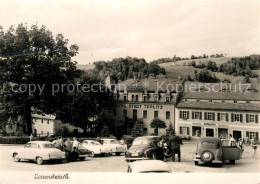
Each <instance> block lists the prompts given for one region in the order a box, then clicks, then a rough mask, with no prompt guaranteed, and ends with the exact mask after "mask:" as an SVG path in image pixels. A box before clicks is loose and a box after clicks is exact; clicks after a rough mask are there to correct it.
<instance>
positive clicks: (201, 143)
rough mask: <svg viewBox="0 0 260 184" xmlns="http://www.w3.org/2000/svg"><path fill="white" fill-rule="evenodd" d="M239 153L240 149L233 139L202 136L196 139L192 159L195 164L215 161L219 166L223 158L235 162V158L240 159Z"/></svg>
mask: <svg viewBox="0 0 260 184" xmlns="http://www.w3.org/2000/svg"><path fill="white" fill-rule="evenodd" d="M240 154H241V150H240V149H239V148H238V147H237V145H236V143H235V142H234V141H230V140H227V139H222V140H221V139H219V138H214V137H203V138H199V139H198V142H197V146H196V150H195V154H194V156H193V161H194V164H195V165H198V164H199V163H215V164H218V165H219V166H221V165H222V163H223V162H224V161H225V160H229V163H231V164H235V160H239V159H240Z"/></svg>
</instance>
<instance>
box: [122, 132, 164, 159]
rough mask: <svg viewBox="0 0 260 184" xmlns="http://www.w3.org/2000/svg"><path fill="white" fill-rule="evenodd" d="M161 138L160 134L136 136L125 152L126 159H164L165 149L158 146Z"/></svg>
mask: <svg viewBox="0 0 260 184" xmlns="http://www.w3.org/2000/svg"><path fill="white" fill-rule="evenodd" d="M159 140H160V139H159V137H158V136H143V137H138V138H135V139H134V141H133V144H132V146H131V147H130V148H129V149H128V150H127V151H126V153H125V160H126V161H135V160H147V159H154V160H163V149H162V148H160V147H159V146H158V142H159Z"/></svg>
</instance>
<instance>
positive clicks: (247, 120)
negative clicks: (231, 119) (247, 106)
mask: <svg viewBox="0 0 260 184" xmlns="http://www.w3.org/2000/svg"><path fill="white" fill-rule="evenodd" d="M246 122H247V123H249V115H248V114H246Z"/></svg>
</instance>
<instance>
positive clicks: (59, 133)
mask: <svg viewBox="0 0 260 184" xmlns="http://www.w3.org/2000/svg"><path fill="white" fill-rule="evenodd" d="M68 134H70V130H69V129H68V127H66V126H62V127H61V128H60V129H58V130H56V132H55V135H56V136H62V137H66V136H68Z"/></svg>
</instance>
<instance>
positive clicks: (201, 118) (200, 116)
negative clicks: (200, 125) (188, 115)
mask: <svg viewBox="0 0 260 184" xmlns="http://www.w3.org/2000/svg"><path fill="white" fill-rule="evenodd" d="M200 119H201V120H202V112H200Z"/></svg>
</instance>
